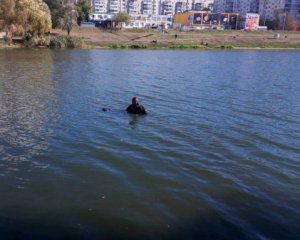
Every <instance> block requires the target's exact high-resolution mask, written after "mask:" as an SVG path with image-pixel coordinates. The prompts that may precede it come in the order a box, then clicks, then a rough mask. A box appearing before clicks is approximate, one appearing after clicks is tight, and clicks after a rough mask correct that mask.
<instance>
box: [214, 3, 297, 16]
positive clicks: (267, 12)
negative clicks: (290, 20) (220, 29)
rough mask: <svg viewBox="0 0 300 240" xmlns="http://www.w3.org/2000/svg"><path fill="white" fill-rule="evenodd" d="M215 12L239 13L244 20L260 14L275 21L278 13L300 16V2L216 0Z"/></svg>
mask: <svg viewBox="0 0 300 240" xmlns="http://www.w3.org/2000/svg"><path fill="white" fill-rule="evenodd" d="M214 11H216V12H237V13H239V14H240V16H241V17H242V18H244V17H245V16H246V14H247V13H259V14H260V15H261V17H262V18H263V19H268V20H274V19H276V17H277V13H278V12H285V13H286V12H289V13H291V14H292V15H294V16H296V17H297V16H298V17H299V15H300V0H215V1H214Z"/></svg>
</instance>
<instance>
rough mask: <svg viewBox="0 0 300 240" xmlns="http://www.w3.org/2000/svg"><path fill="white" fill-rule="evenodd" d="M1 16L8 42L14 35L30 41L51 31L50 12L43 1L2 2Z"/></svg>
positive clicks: (3, 0)
mask: <svg viewBox="0 0 300 240" xmlns="http://www.w3.org/2000/svg"><path fill="white" fill-rule="evenodd" d="M0 16H1V25H2V26H1V27H2V28H3V29H4V30H5V32H6V39H7V40H8V42H11V39H12V37H13V35H20V36H23V37H26V38H27V39H29V38H31V37H34V36H39V37H41V36H42V35H44V34H45V33H47V32H50V30H51V16H50V11H49V8H48V6H47V5H46V4H45V3H44V2H43V1H42V0H2V2H1V5H0Z"/></svg>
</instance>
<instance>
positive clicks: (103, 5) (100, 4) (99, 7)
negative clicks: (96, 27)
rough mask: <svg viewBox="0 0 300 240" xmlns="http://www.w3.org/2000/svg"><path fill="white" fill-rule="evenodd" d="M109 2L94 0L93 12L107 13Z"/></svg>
mask: <svg viewBox="0 0 300 240" xmlns="http://www.w3.org/2000/svg"><path fill="white" fill-rule="evenodd" d="M107 3H108V1H107V0H93V1H92V8H93V12H96V13H106V12H107V11H108V9H107Z"/></svg>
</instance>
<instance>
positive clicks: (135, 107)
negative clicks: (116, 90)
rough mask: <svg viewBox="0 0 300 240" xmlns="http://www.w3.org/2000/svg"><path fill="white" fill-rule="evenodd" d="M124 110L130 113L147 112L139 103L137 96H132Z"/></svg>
mask: <svg viewBox="0 0 300 240" xmlns="http://www.w3.org/2000/svg"><path fill="white" fill-rule="evenodd" d="M126 111H127V112H128V113H132V114H147V112H146V109H145V108H144V107H143V106H142V105H140V104H139V100H138V98H137V97H133V98H132V100H131V104H130V105H129V106H128V107H127V109H126Z"/></svg>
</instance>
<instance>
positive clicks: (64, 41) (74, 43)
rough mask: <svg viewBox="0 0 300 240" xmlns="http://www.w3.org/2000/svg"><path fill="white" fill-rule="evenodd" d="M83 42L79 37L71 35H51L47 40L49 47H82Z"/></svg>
mask: <svg viewBox="0 0 300 240" xmlns="http://www.w3.org/2000/svg"><path fill="white" fill-rule="evenodd" d="M83 47H84V43H83V42H82V41H81V40H80V39H75V38H71V37H64V36H58V37H52V38H51V39H50V42H49V48H83Z"/></svg>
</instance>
